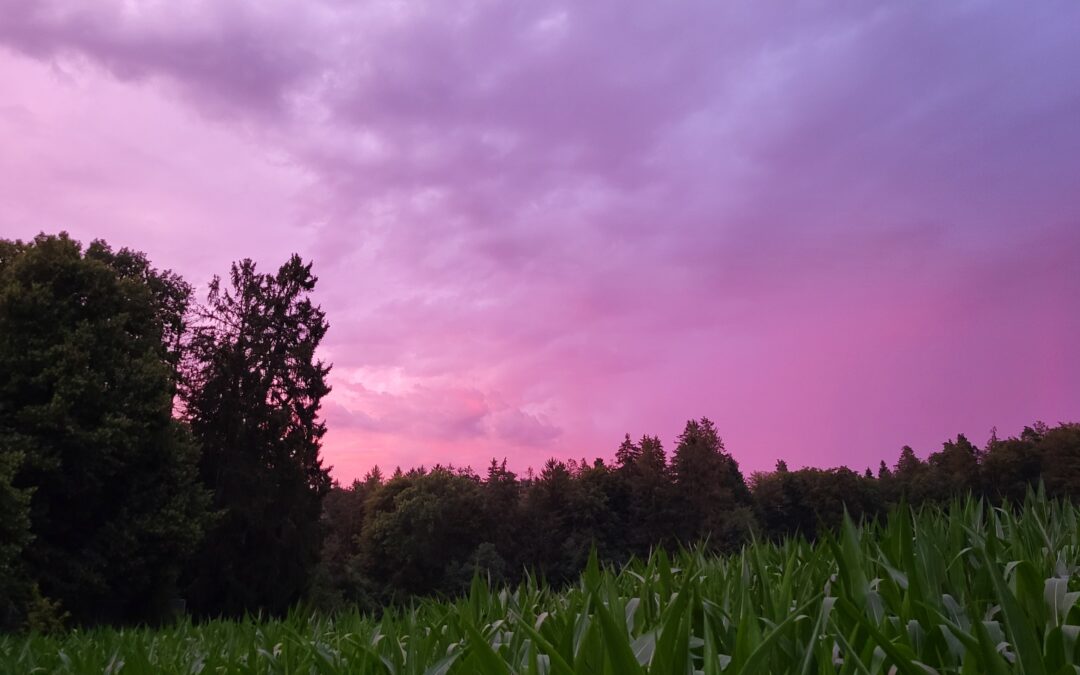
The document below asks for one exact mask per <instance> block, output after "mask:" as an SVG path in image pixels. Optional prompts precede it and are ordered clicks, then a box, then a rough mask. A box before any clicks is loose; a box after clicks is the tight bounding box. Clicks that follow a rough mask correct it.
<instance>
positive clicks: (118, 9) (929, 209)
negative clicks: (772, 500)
mask: <svg viewBox="0 0 1080 675" xmlns="http://www.w3.org/2000/svg"><path fill="white" fill-rule="evenodd" d="M1078 27H1080V4H1077V3H1075V2H1047V3H1038V4H1034V5H1030V6H1028V5H1021V4H1015V3H1000V2H981V1H975V2H957V3H941V4H911V5H908V4H906V3H891V4H890V3H880V4H879V3H829V4H821V5H818V4H817V3H803V4H800V5H799V7H798V8H797V9H793V8H792V6H791V5H790V4H789V3H775V4H773V3H749V4H739V3H716V2H690V3H679V4H678V7H677V8H676V5H675V4H670V3H658V2H631V3H627V2H612V1H608V0H602V1H598V2H583V3H557V2H546V1H545V2H531V3H509V2H490V1H475V2H474V1H467V2H460V3H445V2H407V3H402V2H381V1H377V2H364V3H345V2H338V1H337V0H312V1H309V2H306V3H302V4H294V3H285V2H268V1H266V0H259V1H254V0H253V1H250V2H248V1H244V0H229V1H213V2H211V1H204V2H185V3H164V2H154V1H140V0H127V1H124V0H95V1H94V2H74V1H71V2H64V1H61V0H0V238H23V239H26V238H31V237H33V236H34V235H35V234H37V233H38V232H39V231H47V232H56V231H60V230H66V231H68V232H70V233H71V235H72V236H73V237H75V238H76V239H79V240H81V241H83V242H84V243H89V241H90V240H91V239H94V238H99V237H100V238H104V239H106V240H107V241H108V242H109V243H110V244H113V245H114V246H117V247H119V246H129V247H132V248H136V249H139V250H142V251H145V252H146V253H147V254H148V256H149V257H150V259H151V260H153V261H154V263H155V265H157V266H160V267H168V268H172V269H174V270H176V271H177V272H179V273H181V274H183V275H184V277H185V278H186V279H188V280H189V281H190V282H192V283H193V284H196V285H197V286H198V288H199V291H198V295H199V297H202V296H203V295H204V294H205V284H206V282H207V281H209V279H210V278H211V277H212V275H214V274H224V273H226V271H227V270H228V265H229V263H230V262H231V261H233V260H236V259H240V258H245V257H250V258H253V259H254V260H256V261H257V262H258V264H259V265H260V269H266V270H270V269H274V268H276V267H277V266H278V265H279V264H281V263H282V262H284V261H285V260H286V258H287V257H288V255H289V254H291V253H293V252H298V253H300V254H301V255H303V256H304V257H305V258H309V259H311V260H313V261H314V265H315V268H314V269H315V273H316V274H317V275H318V276H319V278H320V282H319V287H318V289H317V291H316V297H317V298H318V301H319V302H320V303H321V304H322V307H323V308H324V309H325V310H326V313H327V317H328V320H329V322H330V326H331V327H330V331H329V333H328V335H327V338H326V342H325V343H324V352H323V356H324V358H325V359H326V360H327V361H328V362H332V363H333V366H334V367H333V371H332V372H331V382H332V384H333V387H334V391H333V393H332V394H331V395H330V396H329V397H328V399H327V401H328V402H327V403H326V405H325V406H324V413H325V419H326V421H327V424H328V426H329V432H328V434H327V436H326V442H325V446H324V455H325V457H326V462H327V464H330V465H333V466H334V470H333V475H334V477H335V478H337V479H339V480H341V481H350V480H352V479H353V478H354V477H357V476H360V475H362V474H364V473H365V472H366V471H368V470H369V469H370V468H371V467H372V466H373V465H375V464H378V465H380V466H381V467H383V469H384V470H392V469H393V467H395V466H402V467H405V468H408V467H412V466H417V465H420V464H425V465H428V466H430V465H432V464H435V463H442V464H449V463H453V464H454V465H457V466H464V465H471V466H473V467H474V468H476V469H482V468H483V467H485V466H486V465H487V463H488V462H489V461H490V459H491V458H492V457H497V458H499V459H502V458H504V457H505V458H507V460H508V463H509V465H510V466H511V467H512V468H514V469H516V470H524V469H525V468H526V467H529V466H532V467H539V466H541V465H542V463H543V462H544V460H545V459H547V458H548V457H559V458H582V457H587V458H590V459H591V458H593V457H596V456H600V457H605V458H610V457H611V456H612V455H613V453H614V451H615V448H616V447H617V446H618V444H619V441H620V440H621V439H622V436H623V434H624V433H626V432H629V433H630V434H631V435H633V436H635V437H638V436H641V435H642V434H645V433H649V434H657V435H659V436H660V437H661V438H662V439H663V440H664V442H665V444H668V445H669V446H670V444H671V442H672V440H673V438H674V436H675V434H677V433H678V432H679V431H680V430H681V429H682V427H683V425H684V423H685V422H686V420H687V419H689V418H698V417H701V416H707V417H709V418H711V419H713V420H714V421H715V422H716V425H717V427H718V428H719V430H720V431H721V433H722V435H723V438H724V441H725V443H726V446H727V448H728V450H730V451H731V453H732V454H733V455H734V457H735V458H736V459H737V460H738V461H739V463H740V464H741V466H742V468H743V469H744V471H745V472H746V473H747V474H749V473H750V472H751V471H754V470H758V469H769V468H771V467H772V466H773V465H774V464H775V462H776V460H777V459H779V458H784V459H786V460H787V462H788V464H789V465H790V466H791V467H792V468H794V467H797V466H803V465H815V466H828V465H838V464H847V465H849V466H851V467H852V468H855V469H857V470H861V469H862V468H864V467H867V466H872V467H875V468H876V466H877V464H878V462H879V461H880V460H882V459H885V460H887V461H888V462H890V463H892V462H894V461H895V460H896V457H897V454H898V452H899V449H900V447H901V446H902V445H904V444H909V445H911V446H913V447H914V448H915V449H916V451H917V452H918V453H919V454H920V455H922V456H925V455H926V454H927V453H928V452H931V451H933V450H936V449H937V448H938V447H940V443H941V442H942V441H944V440H946V439H948V438H950V437H953V436H955V435H956V434H957V433H958V432H959V433H966V434H968V436H969V437H970V438H971V440H972V441H973V442H976V443H978V444H982V443H984V442H985V440H986V438H987V437H988V436H989V435H990V431H991V427H993V426H995V425H996V426H997V427H998V428H999V429H1000V430H1001V432H1002V433H1003V434H1005V433H1008V434H1014V433H1017V432H1019V430H1020V429H1021V428H1022V427H1023V425H1025V424H1030V423H1032V422H1034V421H1035V420H1037V419H1041V420H1045V421H1046V422H1048V423H1056V422H1058V421H1064V420H1075V419H1076V418H1077V413H1078V412H1080V348H1078V346H1080V39H1078V38H1077V35H1078ZM901 55H902V56H903V57H904V58H899V57H900V56H901Z"/></svg>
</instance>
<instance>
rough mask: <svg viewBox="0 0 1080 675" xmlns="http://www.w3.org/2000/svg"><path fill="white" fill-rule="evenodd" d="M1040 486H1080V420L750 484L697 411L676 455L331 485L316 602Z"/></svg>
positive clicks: (720, 541)
mask: <svg viewBox="0 0 1080 675" xmlns="http://www.w3.org/2000/svg"><path fill="white" fill-rule="evenodd" d="M1040 482H1042V483H1043V484H1044V486H1045V489H1046V490H1047V492H1048V493H1049V494H1050V495H1052V496H1058V497H1076V496H1080V424H1061V425H1059V426H1057V427H1054V428H1049V427H1047V426H1046V425H1044V424H1041V423H1036V424H1034V425H1033V426H1031V427H1027V428H1025V429H1024V430H1023V432H1022V433H1021V434H1020V436H1019V437H1017V438H1008V439H999V438H997V437H996V434H994V435H992V437H991V439H990V440H989V442H988V443H987V444H986V446H985V447H984V448H981V449H980V448H978V447H976V446H975V445H974V444H972V443H971V442H970V441H968V439H967V438H966V437H965V436H963V435H959V436H957V437H956V439H955V440H951V441H948V442H946V443H945V444H944V445H943V447H942V449H941V450H940V451H938V452H935V453H933V454H931V455H930V456H929V458H928V459H927V460H925V461H924V460H921V459H919V458H918V457H917V456H916V455H915V453H914V451H913V450H912V449H911V448H910V447H904V448H903V449H902V450H901V452H900V456H899V459H898V461H897V463H896V465H895V466H893V467H889V466H887V465H886V464H885V463H884V462H882V463H881V465H880V467H879V468H878V471H877V473H876V475H875V474H874V473H872V472H871V471H870V470H869V469H867V470H866V471H865V472H863V473H857V472H855V471H852V470H851V469H848V468H844V467H841V468H835V469H815V468H807V469H799V470H796V471H791V470H789V469H788V468H787V466H786V464H785V463H784V462H782V461H781V462H778V464H777V467H776V470H775V471H772V472H768V473H755V474H752V475H751V476H750V477H749V478H748V479H746V478H744V476H743V474H742V473H741V472H740V470H739V467H738V464H737V463H736V461H735V460H734V459H733V458H732V457H731V455H730V454H728V453H727V452H726V450H725V448H724V445H723V442H722V441H721V439H720V437H719V435H718V433H717V430H716V427H715V426H714V425H713V423H712V422H711V421H709V420H708V419H701V420H691V421H689V422H687V424H686V427H685V429H684V430H683V432H682V433H681V434H680V435H679V437H678V439H677V441H676V444H675V447H674V450H673V452H672V453H671V455H670V457H669V456H668V455H667V453H666V452H665V450H664V447H663V445H662V444H661V442H660V440H659V439H658V438H657V437H655V436H645V437H643V438H642V439H641V440H640V441H633V440H631V438H630V437H629V436H627V437H626V438H625V440H624V441H623V442H622V444H621V445H620V446H619V447H618V449H617V450H616V452H615V459H614V462H612V463H610V464H609V463H606V462H605V461H603V460H601V459H597V460H594V461H593V462H591V463H589V462H586V461H584V460H582V461H580V462H578V461H569V462H562V461H557V460H549V461H548V462H547V464H545V465H544V467H543V470H541V471H540V472H539V473H538V474H534V473H533V472H532V471H529V472H527V473H526V474H525V475H523V476H517V475H515V474H514V473H513V472H511V471H509V470H507V468H506V463H505V461H504V462H495V461H494V460H493V461H492V463H491V465H490V466H489V467H488V469H487V471H486V473H485V474H484V475H479V474H477V473H476V472H474V471H473V470H471V469H467V468H466V469H455V468H453V467H441V466H436V467H434V468H432V469H430V470H425V469H424V468H419V469H413V470H411V471H407V472H402V471H401V470H400V469H399V470H397V471H395V472H394V474H393V475H392V476H390V477H389V478H386V477H384V476H383V475H382V473H381V472H380V471H379V470H378V468H376V469H374V470H372V472H371V473H369V474H368V475H367V476H366V477H365V478H364V479H363V480H358V481H356V482H354V483H353V484H352V485H350V486H347V487H342V486H335V487H334V488H333V489H332V490H331V492H330V494H329V495H327V498H326V501H325V508H324V512H323V525H324V527H325V532H326V538H325V540H324V544H323V553H322V561H321V563H320V565H319V568H318V572H317V575H316V577H317V578H316V581H315V584H314V586H313V591H312V598H311V599H312V600H313V601H315V602H316V603H318V604H319V605H321V606H331V607H333V606H339V605H343V604H360V605H361V606H367V607H378V606H380V605H383V604H386V603H389V602H394V601H397V600H402V599H405V598H407V597H409V596H410V595H415V594H431V593H445V594H453V593H457V592H460V591H462V590H464V589H466V588H467V586H468V583H469V580H470V579H471V577H472V575H473V574H474V573H475V572H481V573H483V574H486V575H490V576H491V577H492V578H493V579H496V580H506V581H515V580H517V579H518V578H519V577H520V575H521V574H522V573H523V572H524V570H526V569H528V570H531V571H532V572H533V573H535V574H540V575H542V576H543V577H544V578H545V579H547V580H548V581H551V582H556V583H557V582H561V581H565V580H568V579H570V578H572V577H574V576H576V574H577V573H578V572H579V571H580V570H581V568H582V566H583V565H584V563H585V561H586V560H587V558H588V555H589V552H590V548H591V547H592V546H596V549H597V552H598V554H599V555H600V556H601V557H602V558H604V559H606V560H609V561H625V560H628V559H629V558H630V557H632V556H638V557H641V556H645V555H646V554H647V553H648V552H649V550H650V548H652V547H655V546H664V547H668V548H677V547H679V546H680V545H682V546H689V545H693V544H697V543H700V542H701V541H703V540H704V541H706V542H707V544H708V545H709V546H711V547H713V548H715V549H718V550H731V549H734V548H736V547H738V546H739V545H741V544H742V543H744V542H746V541H747V540H748V539H749V538H750V537H752V536H757V537H767V538H772V539H780V538H783V537H787V536H792V535H801V536H805V537H807V538H809V539H814V538H816V537H817V536H818V534H819V533H821V532H822V531H823V530H826V529H832V528H835V527H837V526H838V525H839V524H840V522H841V520H842V518H843V514H844V510H845V509H847V511H848V512H849V513H851V514H852V516H853V517H855V518H868V519H874V518H878V517H880V516H884V515H885V514H886V513H887V512H888V510H889V509H890V508H891V507H893V506H895V505H896V504H898V503H899V502H900V500H901V499H903V500H906V502H907V503H909V504H911V505H913V506H918V505H920V504H923V503H929V502H935V503H942V502H946V501H948V500H950V499H952V498H953V497H957V496H961V495H964V494H968V493H973V494H977V495H982V496H985V497H987V498H988V499H990V500H991V501H992V502H995V503H1002V502H1005V501H1009V502H1013V503H1019V502H1020V501H1021V500H1022V499H1023V497H1024V495H1025V493H1026V491H1027V490H1029V489H1031V488H1036V487H1038V486H1039V484H1040Z"/></svg>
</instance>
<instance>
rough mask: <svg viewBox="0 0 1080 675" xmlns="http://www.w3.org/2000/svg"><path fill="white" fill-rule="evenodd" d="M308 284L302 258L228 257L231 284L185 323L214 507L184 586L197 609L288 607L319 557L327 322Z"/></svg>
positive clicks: (188, 405)
mask: <svg viewBox="0 0 1080 675" xmlns="http://www.w3.org/2000/svg"><path fill="white" fill-rule="evenodd" d="M315 283H316V278H315V277H314V276H313V275H312V273H311V265H310V264H305V263H304V262H302V261H301V260H300V258H299V257H298V256H293V257H292V258H291V259H290V260H289V261H288V262H287V263H285V264H284V265H283V266H282V267H281V268H280V269H279V270H278V272H277V273H276V274H262V273H259V272H257V271H256V269H255V264H254V263H253V262H252V261H250V260H244V261H242V262H240V263H236V264H234V265H233V266H232V271H231V274H230V277H229V283H228V285H227V286H223V285H222V283H221V281H220V279H218V278H215V279H214V280H213V281H212V282H211V286H210V292H209V296H208V298H207V302H206V305H205V306H204V307H203V308H202V313H201V317H200V321H199V323H198V324H197V325H196V326H195V327H194V328H192V329H191V331H190V334H191V337H190V340H189V344H188V345H187V351H188V355H187V357H188V360H187V368H186V375H187V377H186V382H185V385H184V406H185V417H186V419H187V420H188V421H189V423H190V425H191V429H192V431H193V432H194V434H195V437H196V439H197V440H198V442H199V444H200V446H201V447H202V452H203V454H202V460H201V463H200V466H199V468H200V474H201V476H202V479H203V481H204V482H205V484H206V485H207V486H208V487H209V488H210V489H211V490H212V491H213V507H214V509H215V511H216V520H215V524H214V526H213V528H212V529H211V530H210V532H209V533H208V534H207V537H206V541H205V542H204V545H203V547H202V550H201V552H200V555H199V560H198V565H197V566H196V568H195V569H194V571H193V575H192V581H191V584H190V586H189V591H188V592H189V597H188V599H189V601H190V602H191V605H192V607H193V609H194V610H195V611H197V612H199V613H202V614H219V613H223V614H227V615H238V614H241V613H243V612H245V611H255V610H265V611H268V612H271V613H280V612H284V611H285V610H286V609H288V607H289V606H290V605H292V604H293V603H295V602H296V601H297V600H298V599H299V598H300V597H301V595H302V594H303V593H304V591H305V590H306V589H307V587H308V582H309V577H310V574H311V571H312V569H313V568H314V566H315V564H316V563H317V561H318V554H319V548H320V540H321V536H320V528H319V517H320V513H321V509H322V500H323V497H324V495H326V493H327V492H328V491H329V489H330V478H329V475H328V473H327V469H325V468H324V467H323V465H322V461H321V459H320V458H319V449H320V446H321V439H322V436H323V434H324V433H325V431H326V427H325V426H324V424H323V423H322V422H321V421H319V417H318V413H319V406H320V402H321V401H322V398H323V397H324V396H325V395H326V394H327V393H328V392H329V391H330V387H329V386H328V385H327V383H326V375H327V373H328V372H329V367H328V366H326V365H324V364H323V363H322V362H321V361H320V360H319V359H318V358H316V355H315V351H316V348H317V347H318V346H319V343H320V342H321V340H322V338H323V336H324V335H325V334H326V329H327V323H326V319H325V317H324V314H323V312H322V310H321V309H320V308H319V307H318V306H316V305H314V304H313V303H312V301H311V299H310V293H311V292H312V290H313V289H314V288H315Z"/></svg>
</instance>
